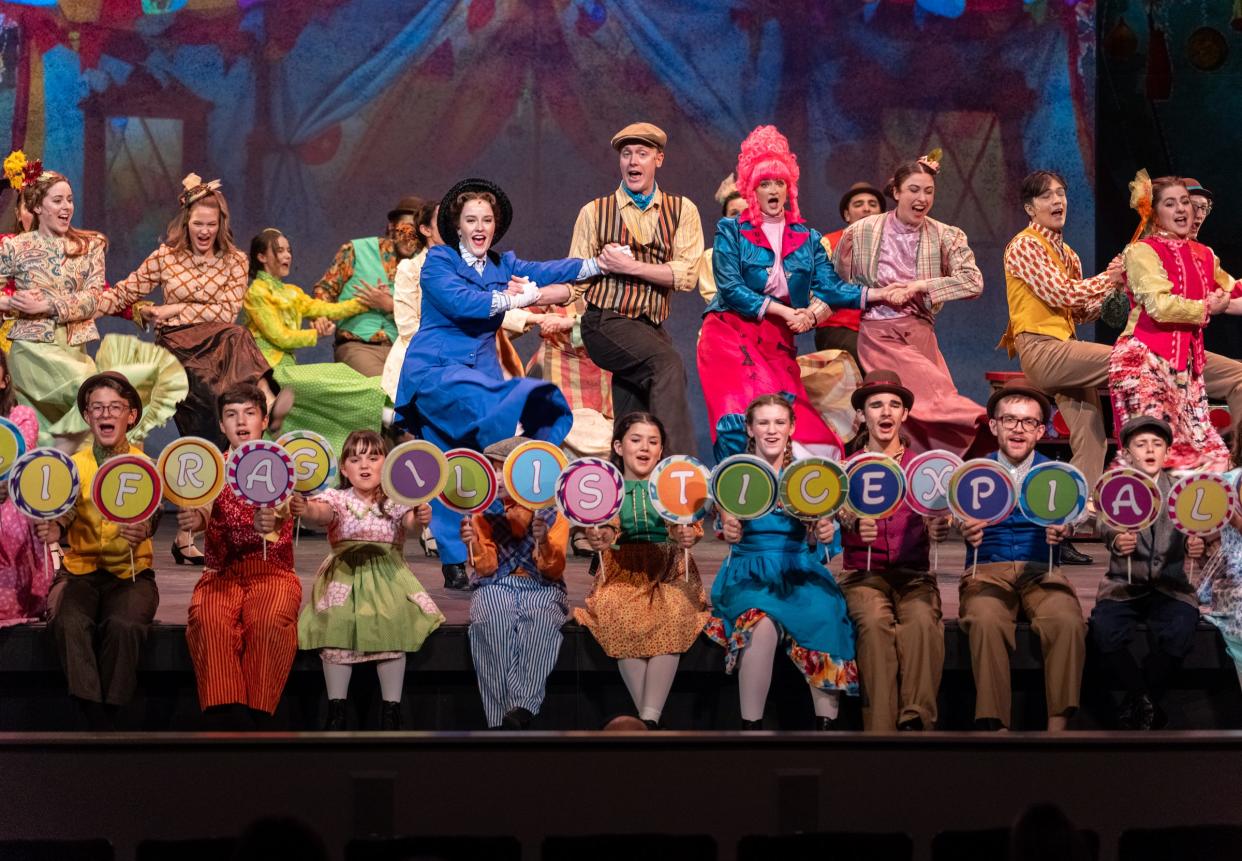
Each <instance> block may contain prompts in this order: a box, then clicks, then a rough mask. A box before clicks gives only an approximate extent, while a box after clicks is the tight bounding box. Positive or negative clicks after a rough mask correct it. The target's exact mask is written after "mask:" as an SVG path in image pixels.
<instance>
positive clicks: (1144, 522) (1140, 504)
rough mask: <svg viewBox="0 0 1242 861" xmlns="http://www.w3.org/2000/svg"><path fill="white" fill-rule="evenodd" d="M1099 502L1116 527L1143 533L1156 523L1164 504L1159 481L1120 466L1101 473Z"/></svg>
mask: <svg viewBox="0 0 1242 861" xmlns="http://www.w3.org/2000/svg"><path fill="white" fill-rule="evenodd" d="M1095 505H1096V508H1097V509H1098V510H1099V512H1100V517H1102V518H1103V519H1104V522H1105V523H1107V524H1108V525H1109V526H1111V527H1113V528H1114V529H1120V530H1123V531H1125V532H1140V531H1142V530H1144V529H1146V528H1147V527H1149V526H1151V525H1152V524H1153V523H1155V522H1156V518H1158V517H1159V516H1160V510H1161V508H1162V507H1163V505H1164V499H1163V495H1162V494H1161V493H1160V488H1159V487H1157V486H1156V483H1155V482H1154V481H1152V480H1151V479H1150V478H1148V477H1147V476H1146V475H1144V474H1143V473H1141V472H1139V471H1138V470H1137V469H1129V468H1128V467H1120V468H1118V469H1113V470H1109V471H1108V472H1106V473H1104V474H1103V475H1101V476H1100V480H1099V481H1098V482H1096V485H1095Z"/></svg>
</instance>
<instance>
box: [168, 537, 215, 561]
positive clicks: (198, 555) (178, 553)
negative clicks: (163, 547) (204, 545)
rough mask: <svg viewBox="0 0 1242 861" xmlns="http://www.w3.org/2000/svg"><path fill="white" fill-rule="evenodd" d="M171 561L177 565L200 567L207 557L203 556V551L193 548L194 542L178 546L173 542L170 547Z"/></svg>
mask: <svg viewBox="0 0 1242 861" xmlns="http://www.w3.org/2000/svg"><path fill="white" fill-rule="evenodd" d="M172 556H173V561H174V562H176V563H177V564H178V565H202V564H203V562H204V561H206V559H207V557H206V556H204V555H203V551H201V550H199V549H198V548H197V547H196V546H194V541H193V540H191V541H190V543H189V544H178V543H176V541H175V540H174V541H173V546H172Z"/></svg>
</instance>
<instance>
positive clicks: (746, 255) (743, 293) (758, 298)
mask: <svg viewBox="0 0 1242 861" xmlns="http://www.w3.org/2000/svg"><path fill="white" fill-rule="evenodd" d="M712 249H713V250H712V273H713V274H714V275H715V276H716V288H717V289H716V296H715V297H714V298H713V299H712V301H711V303H710V304H709V305H708V306H707V310H706V311H705V312H704V313H708V314H710V313H711V312H713V311H733V312H734V313H736V314H740V315H741V316H743V317H745V318H746V319H748V320H757V319H758V318H759V314H760V313H761V312H762V310H763V306H764V303H765V302H766V301H767V300H768V298H769V297H768V296H767V294H765V293H764V292H763V290H764V288H765V287H766V286H767V283H768V273H769V272H770V271H771V269H772V266H773V265H774V263H775V262H776V253H775V252H774V251H773V250H772V246H771V245H769V244H768V238H767V237H766V236H764V235H763V228H762V227H759V226H757V225H753V224H751V223H750V222H749V221H746V220H745V217H744V216H743V217H740V218H722V219H721V220H720V222H719V223H718V224H717V225H716V241H715V242H714V243H713V244H712ZM781 259H782V264H783V265H784V267H785V279H786V281H787V282H788V284H789V304H790V306H791V307H794V308H806V307H807V306H808V305H809V304H810V301H811V297H812V296H813V297H815V298H817V299H819V300H820V301H821V302H824V303H825V304H827V305H830V306H832V308H834V309H836V308H858V307H860V305H859V303H860V300H861V297H862V288H861V287H859V286H858V285H857V284H851V283H849V282H848V281H842V280H841V277H840V276H839V275H837V270H836V269H834V268H833V266H832V261H831V260H829V259H828V255H827V254H826V253H825V252H824V246H823V245H821V244H820V235H819V231H817V230H812V229H811V228H809V227H807V226H806V225H805V224H803V223H802V222H797V223H790V222H789V221H786V222H785V235H784V236H783V237H782V238H781Z"/></svg>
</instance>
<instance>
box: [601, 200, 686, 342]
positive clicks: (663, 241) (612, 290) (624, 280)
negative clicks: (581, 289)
mask: <svg viewBox="0 0 1242 861" xmlns="http://www.w3.org/2000/svg"><path fill="white" fill-rule="evenodd" d="M656 193H657V194H658V195H659V196H660V199H659V207H660V220H659V222H658V223H657V225H656V230H655V235H654V236H652V237H651V242H650V243H649V244H647V245H639V244H638V240H637V239H636V238H635V237H634V236H632V235H631V234H630V231H629V230H627V229H626V227H625V222H624V221H622V220H621V209H620V207H619V206H618V205H617V196H616V194H610V195H608V196H607V197H601V198H598V199H596V201H595V231H596V236H598V237H599V245H600V247H601V248H603V247H604V246H605V245H607V244H608V243H610V242H617V243H619V244H621V245H628V246H629V247H630V250H631V251H633V252H634V259H635V260H641V261H642V262H643V263H656V264H660V263H667V262H668V261H669V258H670V257H671V256H672V253H673V234H674V233H676V232H677V223H678V221H680V219H681V203H682V198H681V197H679V196H677V195H672V194H665V193H664V192H662V191H657V192H656ZM652 205H653V206H654V205H655V204H652ZM669 289H670V288H668V287H660V286H658V285H655V284H651V283H650V282H647V281H640V280H638V279H637V278H630V277H627V276H624V275H616V274H613V275H601V276H600V277H599V278H597V279H595V281H594V282H592V284H591V286H590V287H588V288H587V289H586V292H585V296H586V300H587V302H588V303H590V304H591V305H594V306H595V307H597V308H603V309H605V310H609V311H616V312H617V313H618V314H620V315H622V316H624V317H643V316H646V317H648V318H649V319H650V320H651V321H652V322H653V323H663V322H664V321H665V320H667V319H668V294H669Z"/></svg>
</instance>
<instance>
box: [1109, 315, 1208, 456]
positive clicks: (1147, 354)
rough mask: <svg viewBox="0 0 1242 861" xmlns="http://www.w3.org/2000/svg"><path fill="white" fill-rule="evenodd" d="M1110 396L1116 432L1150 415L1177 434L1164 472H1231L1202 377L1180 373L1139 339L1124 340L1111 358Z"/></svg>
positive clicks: (1115, 346)
mask: <svg viewBox="0 0 1242 861" xmlns="http://www.w3.org/2000/svg"><path fill="white" fill-rule="evenodd" d="M1108 391H1109V394H1110V396H1111V397H1112V401H1113V417H1114V426H1115V427H1118V428H1120V427H1122V426H1123V425H1124V424H1125V423H1126V422H1127V421H1129V420H1130V419H1132V418H1134V417H1135V416H1140V415H1147V416H1155V417H1156V418H1159V419H1163V420H1164V421H1166V422H1168V423H1169V426H1170V427H1171V428H1173V445H1172V446H1170V447H1169V453H1168V456H1167V457H1166V458H1165V461H1164V466H1165V469H1177V470H1181V469H1202V470H1207V471H1209V472H1224V471H1225V470H1227V469H1229V467H1230V463H1229V460H1230V459H1229V449H1228V448H1226V447H1225V443H1224V442H1223V441H1222V440H1221V438H1220V434H1218V433H1217V432H1216V428H1215V427H1213V425H1212V421H1211V419H1210V418H1209V416H1208V402H1207V390H1206V389H1205V388H1204V386H1203V375H1202V374H1196V373H1194V372H1193V371H1191V370H1190V369H1189V368H1186V369H1184V370H1181V371H1178V370H1176V369H1175V368H1174V367H1173V365H1171V364H1170V363H1169V362H1167V361H1166V360H1165V359H1163V358H1161V357H1160V356H1158V355H1156V354H1155V353H1154V352H1152V350H1151V349H1150V348H1149V347H1148V346H1147V345H1146V344H1144V343H1143V342H1142V341H1140V340H1139V339H1138V338H1120V339H1118V341H1117V343H1116V344H1115V345H1114V346H1113V351H1112V353H1111V354H1110V355H1109V357H1108Z"/></svg>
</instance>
